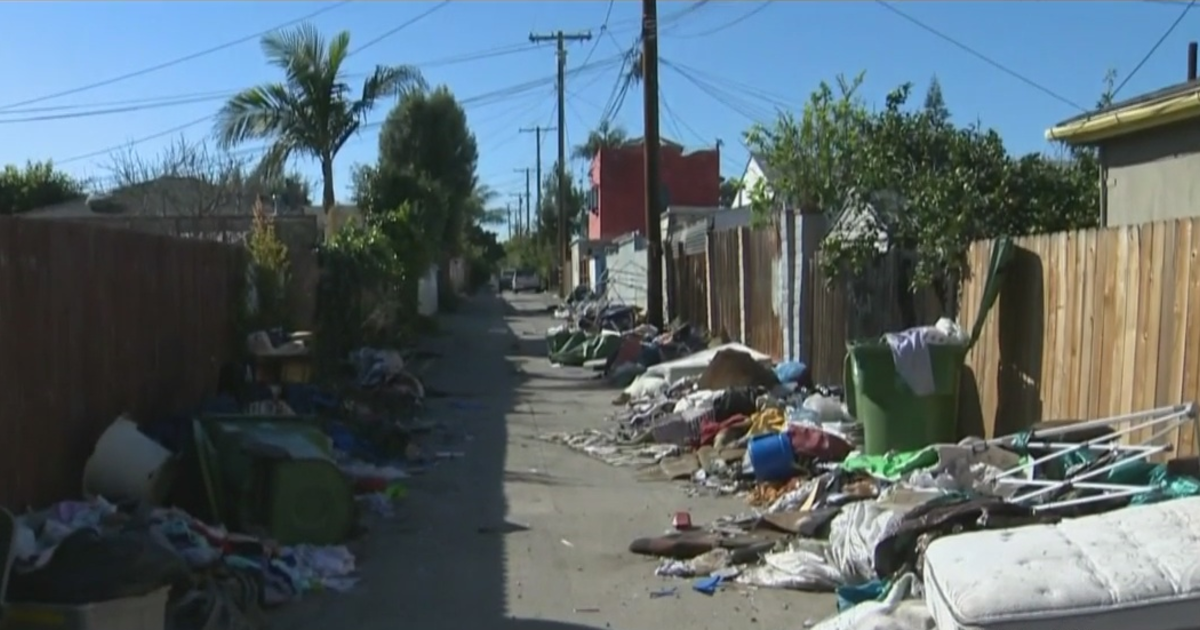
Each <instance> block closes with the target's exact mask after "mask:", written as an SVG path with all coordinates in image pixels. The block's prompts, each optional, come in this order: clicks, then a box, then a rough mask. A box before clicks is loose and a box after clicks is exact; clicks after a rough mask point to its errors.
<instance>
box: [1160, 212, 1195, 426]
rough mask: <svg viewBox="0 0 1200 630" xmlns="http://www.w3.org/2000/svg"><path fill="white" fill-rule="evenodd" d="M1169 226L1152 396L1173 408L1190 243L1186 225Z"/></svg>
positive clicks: (1179, 381)
mask: <svg viewBox="0 0 1200 630" xmlns="http://www.w3.org/2000/svg"><path fill="white" fill-rule="evenodd" d="M1168 225H1169V228H1170V229H1169V231H1168V234H1167V240H1166V241H1165V244H1166V247H1165V248H1164V250H1163V264H1164V272H1163V279H1162V294H1163V299H1164V307H1163V309H1162V324H1161V325H1160V329H1159V343H1158V355H1159V361H1160V362H1159V365H1158V384H1157V387H1156V389H1155V393H1154V398H1155V400H1154V404H1155V406H1164V405H1173V404H1177V403H1179V402H1180V401H1181V396H1182V390H1183V363H1184V354H1185V347H1184V333H1185V328H1184V326H1185V325H1186V323H1185V322H1184V320H1183V317H1184V312H1185V311H1186V310H1187V300H1188V285H1187V275H1188V268H1187V263H1186V261H1187V256H1186V255H1185V253H1186V252H1187V249H1188V244H1189V243H1190V241H1191V229H1190V223H1189V222H1188V221H1183V220H1180V221H1173V222H1171V223H1170V224H1168ZM1170 438H1171V441H1172V442H1173V443H1174V445H1175V448H1179V445H1180V441H1181V438H1182V434H1181V432H1180V433H1176V434H1175V435H1172V436H1170Z"/></svg>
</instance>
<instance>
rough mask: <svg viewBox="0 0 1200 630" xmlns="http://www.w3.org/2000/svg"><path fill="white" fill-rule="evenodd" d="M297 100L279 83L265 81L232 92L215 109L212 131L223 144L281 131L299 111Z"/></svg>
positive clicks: (244, 140) (275, 133)
mask: <svg viewBox="0 0 1200 630" xmlns="http://www.w3.org/2000/svg"><path fill="white" fill-rule="evenodd" d="M301 109H302V108H301V107H300V103H299V102H298V101H297V99H295V98H294V97H293V96H292V93H291V92H290V91H289V90H288V88H287V86H286V85H284V84H282V83H267V84H265V85H259V86H255V87H252V88H249V89H246V90H243V91H241V92H239V93H238V94H235V95H234V96H233V97H232V98H230V99H229V101H227V102H226V103H225V105H223V106H222V107H221V109H220V110H218V111H217V119H216V124H215V132H216V136H217V141H218V142H219V143H220V145H221V147H222V148H229V147H232V146H234V145H237V144H241V143H243V142H246V141H247V140H260V139H263V138H270V137H273V136H276V135H279V134H280V133H282V132H284V131H285V130H286V129H287V128H288V127H290V126H292V125H293V124H295V122H296V118H297V117H298V116H299V115H301Z"/></svg>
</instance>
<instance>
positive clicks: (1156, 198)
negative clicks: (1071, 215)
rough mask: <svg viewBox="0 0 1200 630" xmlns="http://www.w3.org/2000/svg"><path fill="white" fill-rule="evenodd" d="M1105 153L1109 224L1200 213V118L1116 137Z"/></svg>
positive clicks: (1105, 217) (1104, 147) (1102, 152)
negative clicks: (1199, 119)
mask: <svg viewBox="0 0 1200 630" xmlns="http://www.w3.org/2000/svg"><path fill="white" fill-rule="evenodd" d="M1100 158H1101V164H1102V173H1101V177H1102V181H1103V182H1104V192H1105V196H1106V202H1105V203H1103V204H1102V206H1105V208H1104V214H1103V215H1102V218H1103V221H1104V224H1105V225H1106V226H1110V227H1112V226H1121V225H1133V224H1137V223H1147V222H1150V221H1163V220H1168V219H1179V218H1186V217H1194V216H1200V121H1195V120H1193V121H1186V122H1182V123H1177V124H1174V125H1169V126H1166V127H1161V128H1158V129H1152V130H1149V131H1143V132H1139V133H1136V134H1132V135H1130V136H1128V137H1124V138H1117V139H1115V140H1111V141H1109V142H1106V143H1104V144H1103V145H1101V147H1100Z"/></svg>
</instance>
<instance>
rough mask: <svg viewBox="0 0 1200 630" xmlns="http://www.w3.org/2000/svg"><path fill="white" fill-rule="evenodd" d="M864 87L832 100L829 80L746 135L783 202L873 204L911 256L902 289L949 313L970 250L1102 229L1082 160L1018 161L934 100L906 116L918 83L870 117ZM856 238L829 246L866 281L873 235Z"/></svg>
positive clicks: (837, 239) (828, 263) (758, 208)
mask: <svg viewBox="0 0 1200 630" xmlns="http://www.w3.org/2000/svg"><path fill="white" fill-rule="evenodd" d="M861 83H862V75H859V77H858V78H857V79H855V80H853V81H847V80H845V79H842V78H839V81H838V86H839V89H838V91H837V92H835V91H834V89H833V88H832V87H830V86H829V85H827V84H824V83H823V84H822V85H821V86H820V87H819V88H818V89H817V90H816V91H815V92H814V93H813V94H812V96H811V97H810V99H809V101H808V103H806V105H805V108H804V111H803V113H802V114H801V115H800V117H799V118H796V117H794V116H792V115H790V114H781V115H780V117H779V119H778V120H777V121H775V123H774V124H773V125H772V126H771V127H769V128H768V127H763V126H758V127H755V128H753V129H751V131H750V132H749V133H748V134H747V144H748V145H749V147H750V149H751V150H752V151H753V152H754V153H755V154H756V155H761V156H764V157H765V159H766V161H767V163H768V166H769V167H770V168H771V169H772V171H774V172H775V173H777V175H776V177H774V178H773V179H772V182H771V185H772V188H773V190H774V191H775V192H776V193H777V194H778V195H780V196H781V197H782V199H784V200H786V201H789V202H791V203H793V204H808V206H809V207H811V208H817V209H821V210H823V211H825V212H827V213H829V214H830V215H836V214H837V213H838V212H840V211H841V210H842V208H844V207H846V205H847V203H848V202H851V201H853V200H854V199H856V198H857V199H858V200H860V201H861V202H863V203H870V204H871V205H872V206H873V207H875V209H876V211H877V213H879V214H880V215H881V216H882V217H884V223H885V225H883V226H881V227H883V228H884V229H885V231H886V233H887V236H888V243H889V245H890V247H891V248H893V249H897V250H901V251H903V252H906V253H907V254H908V255H907V256H904V257H902V259H901V260H902V271H903V272H904V273H902V275H901V278H900V279H899V281H900V282H902V283H903V284H904V285H905V286H904V287H903V288H905V289H909V288H912V289H916V288H919V287H924V286H932V287H933V288H934V289H935V290H937V291H938V293H939V295H940V296H941V297H942V302H943V307H944V309H945V310H946V311H947V312H948V313H950V314H951V315H953V314H954V313H955V312H956V309H957V287H958V283H959V281H960V279H961V278H962V277H963V275H964V273H965V272H966V259H965V254H966V251H967V248H968V247H969V245H970V243H971V242H972V241H974V240H977V239H985V238H994V237H997V236H1000V235H1004V234H1009V235H1022V234H1031V233H1039V232H1045V231H1054V230H1065V229H1079V228H1084V227H1092V226H1094V225H1095V224H1096V220H1097V214H1098V212H1097V210H1098V205H1097V199H1098V197H1097V195H1098V181H1097V178H1096V177H1095V172H1096V171H1095V170H1094V169H1093V170H1091V171H1090V173H1089V172H1088V170H1089V168H1091V167H1089V166H1088V165H1087V164H1086V163H1085V162H1084V161H1083V160H1081V159H1076V158H1070V159H1067V160H1060V161H1053V160H1050V159H1048V158H1046V157H1045V156H1042V155H1039V154H1033V155H1028V156H1024V157H1021V158H1013V157H1012V156H1010V155H1009V154H1008V153H1007V151H1006V150H1005V147H1004V143H1003V141H1002V140H1001V138H1000V136H999V134H997V133H996V132H995V131H994V130H991V129H986V128H984V127H982V126H981V125H978V124H975V125H970V126H966V127H959V126H956V125H954V124H952V123H951V122H950V121H949V120H948V118H947V117H946V116H945V115H944V113H945V112H946V111H947V110H946V109H945V104H944V102H943V103H941V104H940V105H939V104H938V102H937V101H938V99H932V101H933V102H932V103H931V104H932V105H934V106H933V107H921V108H911V107H909V106H908V99H909V96H910V94H911V88H912V86H911V84H905V85H901V86H899V87H898V88H896V89H895V90H893V91H891V92H890V93H889V94H888V96H887V99H886V102H885V106H884V107H883V108H882V109H881V110H878V111H872V110H871V109H869V108H868V107H867V106H866V104H864V103H863V102H862V101H861V100H860V99H858V98H857V97H856V96H855V94H856V90H857V88H858V87H859V86H860V85H861ZM938 91H940V88H939V90H938ZM851 193H855V194H851ZM752 196H753V198H754V205H755V212H756V214H758V215H760V216H761V215H764V214H767V211H768V210H769V209H770V208H771V205H770V201H771V200H770V199H768V198H767V197H766V195H765V191H763V190H762V189H761V187H760V188H759V189H758V190H755V191H752ZM861 232H862V233H861V234H834V235H831V236H830V238H827V239H826V240H825V242H824V243H823V245H822V264H823V265H824V266H825V267H826V271H827V272H828V273H829V274H831V276H832V275H837V274H839V273H846V274H849V276H850V277H851V278H852V279H853V278H862V277H864V275H865V274H866V273H867V271H868V269H869V268H870V266H871V265H872V264H873V262H874V261H876V260H877V259H878V258H879V256H880V252H879V251H878V249H877V244H876V239H875V235H874V234H873V233H870V232H869V231H867V230H863V231H861ZM901 294H902V295H904V296H906V301H905V302H904V303H902V304H901V307H902V310H903V311H904V313H905V319H906V320H907V321H906V323H907V324H908V325H915V324H917V323H918V322H916V321H913V320H914V315H913V312H914V309H913V308H912V303H911V294H910V293H909V292H908V291H901Z"/></svg>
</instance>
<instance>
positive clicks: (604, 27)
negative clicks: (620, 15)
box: [580, 0, 616, 65]
mask: <svg viewBox="0 0 1200 630" xmlns="http://www.w3.org/2000/svg"><path fill="white" fill-rule="evenodd" d="M615 3H616V0H608V8H607V9H605V10H604V23H603V24H601V25H600V28H599V29H598V30H599V35H597V37H596V41H595V42H594V43H592V49H591V50H589V51H588V54H587V56H586V57H584V58H583V63H582V64H580V65H587V62H589V61H591V59H592V55H594V54H596V49H597V48H599V47H600V36H601V35H604V34H605V33H607V32H608V20H609V18H611V17H612V10H613V4H615Z"/></svg>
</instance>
